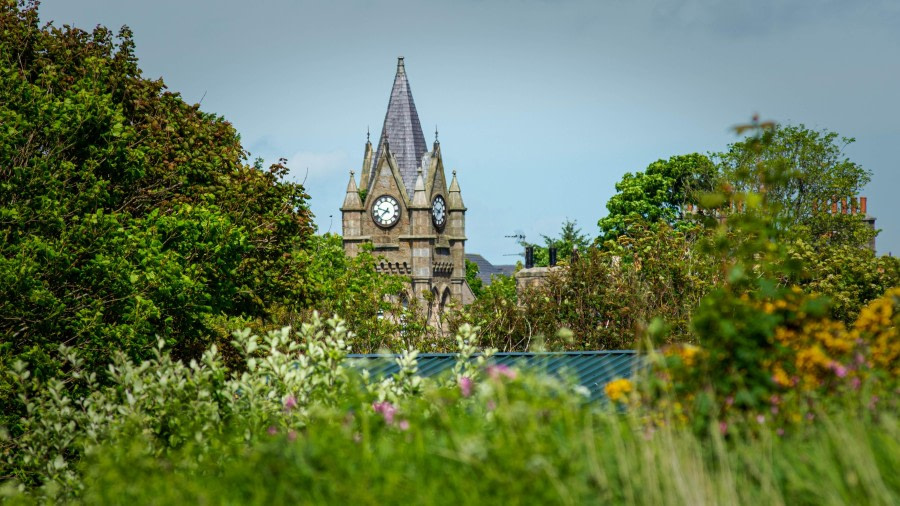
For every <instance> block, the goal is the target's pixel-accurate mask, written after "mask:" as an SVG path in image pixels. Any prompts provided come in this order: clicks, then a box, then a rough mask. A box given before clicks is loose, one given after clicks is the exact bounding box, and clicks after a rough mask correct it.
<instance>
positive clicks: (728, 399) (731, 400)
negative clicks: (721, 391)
mask: <svg viewBox="0 0 900 506" xmlns="http://www.w3.org/2000/svg"><path fill="white" fill-rule="evenodd" d="M732 404H734V397H732V396H730V395H729V396H728V397H726V398H725V405H726V406H731V405H732Z"/></svg>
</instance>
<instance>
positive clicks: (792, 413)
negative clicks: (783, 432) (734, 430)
mask: <svg viewBox="0 0 900 506" xmlns="http://www.w3.org/2000/svg"><path fill="white" fill-rule="evenodd" d="M770 293H771V295H770V296H768V297H762V296H760V293H756V294H748V293H745V294H742V295H740V296H738V297H734V298H733V299H730V300H727V299H726V300H724V301H723V300H718V301H716V304H717V306H716V308H717V309H719V313H716V316H717V319H716V322H717V324H718V325H719V327H716V328H715V329H716V330H718V331H719V332H720V336H722V334H725V332H727V331H728V330H729V329H731V330H732V332H733V335H732V336H731V337H730V338H729V339H728V340H727V341H725V340H724V339H720V340H719V341H714V340H709V342H708V344H707V345H706V346H695V345H691V344H678V345H672V346H667V347H664V348H662V349H661V350H660V352H661V353H660V354H659V355H658V356H657V357H656V359H655V360H652V363H653V365H654V367H653V369H652V371H653V373H652V374H650V375H648V376H645V377H643V378H642V379H641V384H640V385H637V386H634V387H633V386H632V385H630V384H629V385H628V388H635V389H636V390H637V391H638V392H639V400H640V402H641V403H643V404H645V405H652V406H653V407H654V408H656V409H660V408H666V409H667V411H668V412H670V413H671V414H672V415H673V416H671V417H670V419H671V420H675V421H678V420H685V418H684V416H683V415H684V414H685V413H687V414H688V416H689V417H690V418H691V419H693V420H695V421H697V422H698V425H699V426H701V427H705V426H707V423H709V422H712V421H714V420H720V421H721V422H720V424H721V427H723V430H725V429H724V428H727V427H728V423H726V422H725V421H723V420H728V419H731V418H734V417H749V418H750V419H751V420H753V421H754V423H755V422H758V423H761V424H762V423H775V424H778V425H779V426H781V425H782V424H789V423H797V422H800V421H803V420H805V419H811V418H812V417H813V415H812V413H811V411H812V410H813V409H814V408H815V406H817V404H818V403H821V402H822V401H826V400H829V399H835V398H858V399H859V400H860V401H861V402H862V404H864V405H868V406H869V407H870V408H871V409H874V408H875V406H876V404H878V403H879V400H880V399H892V398H895V397H896V395H893V394H895V393H896V392H897V391H898V390H897V389H898V386H900V383H898V379H900V365H898V362H900V340H898V335H897V323H898V320H900V311H898V309H900V288H896V289H892V290H890V291H888V292H887V293H886V294H885V295H884V296H883V297H881V298H879V299H876V300H874V301H872V302H871V303H870V304H869V305H868V306H866V307H864V308H863V309H862V311H861V312H860V316H859V318H858V319H857V321H856V322H855V323H854V324H853V326H852V328H847V326H845V325H844V323H843V322H841V321H839V320H834V319H832V317H831V316H830V314H829V311H828V300H827V299H825V298H822V297H817V296H810V295H807V294H805V293H803V292H802V291H801V290H800V289H798V288H796V287H792V288H790V289H778V290H774V291H772V292H770ZM725 304H727V305H725ZM723 307H725V308H727V310H728V311H727V312H726V311H722V310H721V309H722V308H723ZM723 313H724V314H727V315H728V316H729V317H730V320H725V318H722V317H721V315H722V314H723ZM723 321H726V323H725V324H724V325H723V324H722V322H723ZM723 341H725V342H723ZM623 391H624V389H623V387H622V386H620V385H613V384H612V383H611V384H610V385H607V395H608V396H609V398H610V399H613V400H618V399H619V398H620V397H621V396H623V395H624V394H623ZM629 392H630V390H629ZM882 404H884V403H882ZM675 408H677V409H675ZM687 408H689V409H687ZM807 417H809V418H807Z"/></svg>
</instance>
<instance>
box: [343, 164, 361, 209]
mask: <svg viewBox="0 0 900 506" xmlns="http://www.w3.org/2000/svg"><path fill="white" fill-rule="evenodd" d="M362 208H363V206H362V201H361V200H360V199H359V189H358V188H357V187H356V177H355V174H354V172H353V171H352V170H351V171H350V182H349V183H347V195H346V196H345V197H344V205H343V206H341V210H359V209H362Z"/></svg>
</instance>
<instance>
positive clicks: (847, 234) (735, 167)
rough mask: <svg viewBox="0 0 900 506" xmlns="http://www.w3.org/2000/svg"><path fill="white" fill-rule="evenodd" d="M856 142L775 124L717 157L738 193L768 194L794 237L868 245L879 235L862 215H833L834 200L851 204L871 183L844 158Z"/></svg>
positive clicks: (863, 171) (779, 219)
mask: <svg viewBox="0 0 900 506" xmlns="http://www.w3.org/2000/svg"><path fill="white" fill-rule="evenodd" d="M853 142H855V139H853V138H848V137H841V136H839V135H838V134H836V133H834V132H830V131H828V130H822V131H816V130H810V129H808V128H806V126H804V125H803V124H800V125H797V126H794V125H773V127H772V128H770V129H768V130H767V131H766V132H765V133H764V134H763V135H762V136H761V137H750V138H748V139H746V140H743V141H740V142H736V143H734V144H732V145H730V146H729V147H728V150H727V151H726V152H724V153H719V154H717V155H715V157H714V158H715V160H716V163H717V165H718V166H719V169H720V171H721V173H722V177H723V179H724V180H725V181H727V182H728V184H730V185H731V186H732V187H733V190H734V191H735V192H756V193H765V194H766V200H767V203H768V207H769V208H770V209H771V210H772V211H773V212H774V213H775V214H774V217H773V218H774V219H775V220H776V225H777V226H778V227H779V228H781V229H783V230H787V231H790V234H791V235H792V236H794V237H799V238H802V239H804V240H806V241H807V242H810V243H814V244H850V245H858V246H864V245H866V244H868V243H869V240H870V239H871V238H872V234H873V233H874V232H873V231H871V230H870V229H869V227H868V226H867V225H866V224H864V223H863V222H862V220H860V219H859V217H858V216H856V215H850V214H849V213H848V214H844V213H843V212H841V211H842V210H839V212H838V213H830V212H828V210H829V209H830V208H831V205H830V204H831V203H832V202H834V201H839V200H841V199H847V200H848V203H849V202H851V200H850V199H854V198H855V197H856V196H857V195H858V194H859V192H860V191H861V190H862V188H863V187H864V186H865V185H866V184H867V183H868V182H869V181H870V180H871V176H872V173H871V171H869V170H867V169H864V168H863V167H862V166H860V165H859V164H857V163H855V162H853V161H851V160H850V159H848V158H847V157H846V156H845V155H844V148H845V147H846V146H848V145H849V144H851V143H853ZM761 169H762V170H761ZM776 175H777V176H776Z"/></svg>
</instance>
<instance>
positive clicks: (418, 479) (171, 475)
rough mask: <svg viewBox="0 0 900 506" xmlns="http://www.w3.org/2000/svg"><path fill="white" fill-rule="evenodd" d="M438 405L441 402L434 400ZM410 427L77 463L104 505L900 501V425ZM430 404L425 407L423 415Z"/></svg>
mask: <svg viewBox="0 0 900 506" xmlns="http://www.w3.org/2000/svg"><path fill="white" fill-rule="evenodd" d="M435 405H440V403H439V402H438V403H437V404H435ZM415 407H416V406H410V408H412V410H408V412H409V413H410V416H409V418H408V419H409V422H410V428H409V429H408V430H406V431H402V430H399V429H398V428H396V427H390V426H387V425H385V424H384V422H383V421H382V420H380V418H379V417H378V416H377V415H373V414H370V413H363V412H360V413H355V414H348V413H346V412H330V413H323V414H320V415H319V416H316V417H315V418H314V419H313V421H312V422H311V423H310V424H309V425H308V427H307V428H306V429H305V431H303V432H302V433H300V434H299V435H298V437H297V438H296V440H294V441H290V440H289V438H288V437H287V436H286V435H285V434H279V435H276V436H268V435H266V436H264V437H263V438H261V439H260V440H259V441H258V442H256V443H255V444H252V445H249V446H247V445H242V444H234V443H228V442H227V441H228V438H227V437H225V436H223V437H222V439H221V444H218V445H214V447H212V448H205V449H204V450H203V451H198V449H197V448H182V449H180V450H178V451H174V452H172V453H170V454H168V455H166V456H165V457H153V456H149V455H146V454H145V452H144V450H143V447H144V445H142V444H141V443H140V439H132V440H131V442H130V444H124V445H122V444H120V445H116V446H110V447H107V448H105V449H103V450H102V451H99V452H97V453H95V454H94V455H93V456H92V457H90V458H88V459H87V460H86V461H85V462H84V464H83V467H84V471H85V483H86V484H87V487H86V490H85V491H84V495H83V500H84V502H86V503H96V504H131V505H137V504H296V503H305V504H402V503H408V504H647V505H659V504H685V505H700V504H753V505H760V504H766V505H777V504H790V505H804V504H809V505H816V506H820V505H830V504H834V505H839V504H840V505H844V504H900V479H898V477H897V472H896V470H897V469H898V468H900V443H898V441H900V433H898V430H897V421H896V419H895V418H893V417H884V416H882V417H881V418H880V419H879V420H873V419H871V418H869V417H866V416H863V415H862V414H858V415H857V414H853V415H851V414H840V415H837V416H832V417H825V418H824V419H822V420H820V421H819V422H817V423H816V424H815V425H810V426H803V427H799V428H798V429H796V431H795V432H792V433H788V434H786V435H784V436H778V435H776V434H775V433H774V432H773V431H770V430H768V429H763V430H761V431H758V432H755V435H753V436H750V435H748V436H745V437H730V438H728V439H723V438H722V437H721V436H719V435H718V434H715V433H713V434H709V435H701V436H698V435H696V434H694V433H693V432H691V431H689V430H686V429H671V428H665V427H663V428H658V429H656V430H653V431H649V430H647V429H646V428H643V424H640V423H638V422H637V421H635V420H632V419H629V418H628V417H626V416H623V415H618V414H614V413H597V412H592V411H590V410H588V409H585V408H584V407H579V406H574V405H571V404H568V403H567V402H562V401H561V402H558V403H555V402H550V403H547V404H545V405H543V406H534V405H531V404H529V403H527V402H525V401H523V400H513V399H506V400H505V401H504V403H503V405H501V406H498V408H497V409H496V410H495V411H486V410H485V409H482V408H480V407H477V406H468V407H455V406H449V405H448V408H447V410H446V411H441V412H432V413H430V414H425V413H421V412H419V413H418V414H416V411H415ZM418 407H424V406H421V405H420V406H418Z"/></svg>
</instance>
